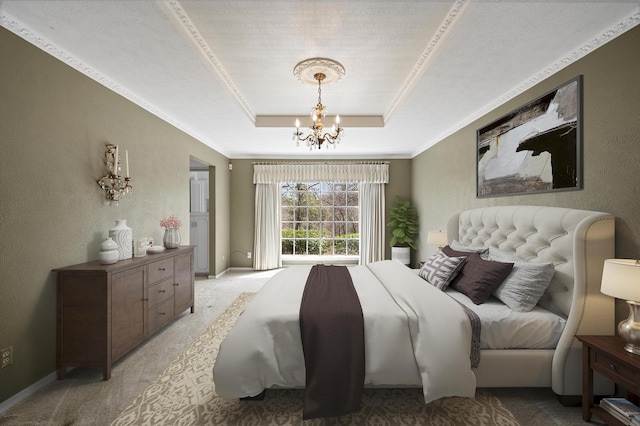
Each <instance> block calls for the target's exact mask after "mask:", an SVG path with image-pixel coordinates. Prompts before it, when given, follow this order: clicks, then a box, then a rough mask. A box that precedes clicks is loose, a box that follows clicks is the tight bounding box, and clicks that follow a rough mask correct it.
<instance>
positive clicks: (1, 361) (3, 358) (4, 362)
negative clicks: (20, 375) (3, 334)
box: [0, 346, 13, 368]
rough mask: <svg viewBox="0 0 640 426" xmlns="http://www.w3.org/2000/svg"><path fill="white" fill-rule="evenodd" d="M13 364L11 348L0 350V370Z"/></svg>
mask: <svg viewBox="0 0 640 426" xmlns="http://www.w3.org/2000/svg"><path fill="white" fill-rule="evenodd" d="M12 362H13V346H9V347H8V348H4V349H0V368H4V367H6V366H8V365H9V364H11V363H12Z"/></svg>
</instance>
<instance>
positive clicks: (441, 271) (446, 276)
mask: <svg viewBox="0 0 640 426" xmlns="http://www.w3.org/2000/svg"><path fill="white" fill-rule="evenodd" d="M465 260H467V258H466V257H449V256H447V255H446V254H444V253H442V252H441V251H439V252H437V253H434V254H432V255H431V257H429V259H428V260H427V261H426V262H424V265H422V268H420V272H418V275H420V276H421V277H422V278H424V279H425V280H427V281H428V282H429V283H430V284H432V285H433V286H434V287H436V288H438V289H440V290H444V289H446V288H447V286H448V285H449V283H450V282H451V281H452V280H453V279H454V278H455V277H456V275H458V272H460V269H461V268H462V265H464V261H465Z"/></svg>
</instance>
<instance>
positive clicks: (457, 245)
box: [449, 240, 489, 260]
mask: <svg viewBox="0 0 640 426" xmlns="http://www.w3.org/2000/svg"><path fill="white" fill-rule="evenodd" d="M449 247H451V250H455V251H466V252H469V253H480V257H482V258H483V259H484V260H489V259H488V256H489V248H488V247H473V246H465V245H464V244H462V243H461V242H460V241H458V240H453V241H451V244H449Z"/></svg>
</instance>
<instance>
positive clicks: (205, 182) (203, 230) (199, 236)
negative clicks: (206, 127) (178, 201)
mask: <svg viewBox="0 0 640 426" xmlns="http://www.w3.org/2000/svg"><path fill="white" fill-rule="evenodd" d="M210 170H213V168H210V167H209V165H208V164H205V163H203V162H201V161H199V160H197V159H195V158H193V157H192V158H191V160H190V164H189V206H190V207H189V216H190V218H189V219H190V220H189V222H190V228H189V233H190V234H189V241H190V244H191V245H193V246H195V256H194V266H195V273H196V275H207V276H208V275H209V273H210V270H211V269H212V265H211V264H210V258H211V257H212V256H211V253H210V247H211V246H212V244H210V238H209V233H210V227H211V224H212V223H214V220H215V217H211V215H213V214H215V212H212V210H211V209H210V208H209V206H210V204H211V203H210V187H211V185H214V179H215V177H214V176H212V173H211V172H210Z"/></svg>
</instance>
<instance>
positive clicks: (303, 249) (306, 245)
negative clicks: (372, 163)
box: [282, 182, 360, 256]
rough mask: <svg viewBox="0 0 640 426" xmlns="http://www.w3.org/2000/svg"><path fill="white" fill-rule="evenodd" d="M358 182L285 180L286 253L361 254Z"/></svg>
mask: <svg viewBox="0 0 640 426" xmlns="http://www.w3.org/2000/svg"><path fill="white" fill-rule="evenodd" d="M358 221H359V211H358V184H357V183H326V182H316V183H283V184H282V254H283V255H321V256H358V255H359V254H360V235H359V234H358Z"/></svg>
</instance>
